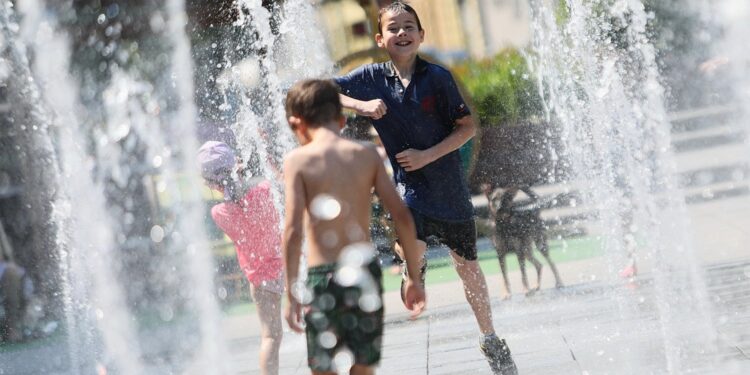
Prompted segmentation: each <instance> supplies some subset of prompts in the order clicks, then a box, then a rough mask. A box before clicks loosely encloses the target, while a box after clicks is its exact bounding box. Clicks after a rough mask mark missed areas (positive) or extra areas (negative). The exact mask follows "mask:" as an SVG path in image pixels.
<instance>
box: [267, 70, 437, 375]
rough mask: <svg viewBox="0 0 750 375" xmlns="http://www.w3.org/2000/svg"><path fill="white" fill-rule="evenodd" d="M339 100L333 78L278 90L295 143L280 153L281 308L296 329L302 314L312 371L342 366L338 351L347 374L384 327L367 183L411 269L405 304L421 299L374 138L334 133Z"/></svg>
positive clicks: (369, 362) (397, 201) (367, 357)
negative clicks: (348, 362) (302, 276)
mask: <svg viewBox="0 0 750 375" xmlns="http://www.w3.org/2000/svg"><path fill="white" fill-rule="evenodd" d="M341 109H342V106H341V102H340V100H339V90H338V86H337V85H336V84H335V83H333V82H332V81H327V80H306V81H302V82H299V83H297V84H296V85H294V86H293V87H292V89H291V90H290V91H289V93H288V95H287V101H286V111H287V116H288V121H289V125H290V126H291V128H292V131H293V132H294V134H295V135H296V137H297V139H298V140H299V142H300V144H301V145H302V146H301V147H299V148H297V149H295V150H294V151H292V152H291V153H289V155H288V156H287V157H286V160H285V161H284V181H285V194H286V198H285V200H286V203H285V206H286V220H285V228H284V237H283V244H282V249H283V256H284V262H285V266H286V283H287V296H288V299H289V304H288V306H287V308H286V311H285V317H286V320H287V322H288V323H289V327H290V328H291V329H292V330H294V331H297V332H302V331H303V328H302V321H303V319H304V322H305V328H304V331H305V332H306V335H307V353H308V365H309V366H310V368H311V370H312V372H313V374H334V373H336V371H342V370H344V371H345V370H346V369H337V368H336V365H335V363H337V362H339V361H336V358H337V355H341V354H342V353H344V354H343V355H347V354H345V353H351V355H352V357H353V363H354V365H353V366H352V367H351V369H350V373H351V374H373V373H374V366H375V365H377V364H378V362H379V361H380V349H381V347H380V346H381V337H382V334H383V307H382V290H383V288H382V281H381V277H382V275H381V273H380V272H381V271H380V267H379V265H378V262H377V258H376V257H375V255H374V249H373V247H372V246H371V245H370V242H369V241H370V238H369V229H368V228H369V223H370V202H371V194H372V191H373V189H374V191H375V193H376V194H378V196H379V197H380V199H381V201H382V202H383V204H384V205H385V207H386V208H387V209H388V210H389V211H390V212H391V215H392V216H393V219H394V222H395V225H396V232H397V233H398V236H399V239H400V241H401V245H402V246H403V248H404V256H405V257H406V261H407V264H408V266H409V267H410V269H409V275H414V276H412V277H410V278H409V279H408V280H406V286H405V295H406V297H405V300H404V304H405V305H406V307H407V308H408V309H409V310H411V311H412V314H414V315H415V316H416V315H418V314H419V313H421V311H422V309H423V308H424V304H425V294H424V289H423V287H422V285H421V283H420V281H419V276H418V275H419V268H418V267H419V266H418V264H419V259H421V257H422V254H421V252H420V251H419V250H418V248H417V240H416V230H415V227H414V222H413V220H412V217H411V214H410V212H409V210H408V209H407V208H406V206H405V205H404V204H403V203H402V201H401V198H400V196H399V195H398V193H397V192H396V190H395V187H394V186H393V182H391V180H390V178H389V177H388V174H387V173H386V171H385V168H384V167H383V163H382V160H381V158H380V155H378V152H377V151H376V149H375V147H374V146H370V145H365V144H361V143H357V142H354V141H350V140H347V139H344V138H342V137H340V136H339V131H340V130H341V128H342V127H343V126H344V117H343V116H342V113H341ZM303 223H304V225H303ZM304 236H306V237H307V241H306V246H307V262H308V278H307V282H306V286H301V285H300V283H299V282H298V280H297V278H298V273H299V265H300V252H301V248H302V240H303V237H304ZM363 249H364V250H363ZM352 260H354V262H355V263H356V262H357V261H358V262H359V263H356V264H354V265H353V264H352ZM309 292H312V293H311V295H310V293H309ZM365 296H368V297H370V298H365ZM373 296H377V297H376V298H374V299H373V298H372V297H373ZM303 311H304V313H303Z"/></svg>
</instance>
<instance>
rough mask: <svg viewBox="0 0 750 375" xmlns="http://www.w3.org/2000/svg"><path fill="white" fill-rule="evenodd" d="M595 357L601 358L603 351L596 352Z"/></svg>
mask: <svg viewBox="0 0 750 375" xmlns="http://www.w3.org/2000/svg"><path fill="white" fill-rule="evenodd" d="M596 355H598V356H600V357H601V356H603V355H604V350H599V351H597V352H596Z"/></svg>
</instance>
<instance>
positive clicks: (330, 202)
mask: <svg viewBox="0 0 750 375" xmlns="http://www.w3.org/2000/svg"><path fill="white" fill-rule="evenodd" d="M340 213H341V204H340V203H339V201H337V200H336V198H334V197H332V196H330V195H328V194H320V195H318V196H317V197H315V198H313V200H312V202H310V214H311V215H312V216H313V217H315V218H317V219H320V220H333V219H335V218H337V217H338V216H339V214H340Z"/></svg>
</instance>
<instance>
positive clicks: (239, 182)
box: [198, 141, 284, 375]
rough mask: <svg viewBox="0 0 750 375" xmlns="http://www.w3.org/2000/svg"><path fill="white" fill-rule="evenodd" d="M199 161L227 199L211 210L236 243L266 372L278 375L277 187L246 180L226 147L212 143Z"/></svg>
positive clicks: (210, 182) (279, 276)
mask: <svg viewBox="0 0 750 375" xmlns="http://www.w3.org/2000/svg"><path fill="white" fill-rule="evenodd" d="M198 161H199V162H200V166H201V174H202V175H203V178H204V179H205V180H206V183H207V184H208V186H209V187H210V188H212V189H214V190H217V191H220V192H222V193H223V194H224V202H223V203H219V204H217V205H216V206H214V207H213V208H211V217H212V218H213V219H214V221H215V222H216V225H218V226H219V228H221V230H222V231H224V233H226V235H227V236H228V237H229V238H230V239H231V240H232V242H234V246H235V249H236V250H237V261H238V262H239V265H240V268H241V269H242V272H243V273H244V274H245V277H246V278H247V280H248V281H249V282H250V293H251V295H252V297H253V300H255V303H256V307H257V310H258V317H259V318H260V323H261V331H262V332H261V335H262V337H261V346H260V353H259V357H260V368H261V373H262V374H263V375H267V374H274V375H275V374H278V369H279V346H280V344H281V336H282V327H281V295H282V294H283V292H284V281H283V278H282V276H283V275H282V269H283V262H282V258H281V232H280V230H279V214H278V212H277V211H276V209H275V208H274V205H273V197H272V196H271V184H270V183H269V182H268V181H262V182H260V183H257V184H255V185H253V183H252V182H251V181H244V179H243V178H242V177H243V176H242V175H243V174H244V173H243V170H242V167H241V166H239V167H240V168H239V170H238V168H237V167H238V165H237V159H236V157H235V154H234V151H232V149H231V148H230V147H229V146H228V145H227V144H226V143H222V142H216V141H209V142H206V143H205V144H203V146H201V148H200V149H199V150H198Z"/></svg>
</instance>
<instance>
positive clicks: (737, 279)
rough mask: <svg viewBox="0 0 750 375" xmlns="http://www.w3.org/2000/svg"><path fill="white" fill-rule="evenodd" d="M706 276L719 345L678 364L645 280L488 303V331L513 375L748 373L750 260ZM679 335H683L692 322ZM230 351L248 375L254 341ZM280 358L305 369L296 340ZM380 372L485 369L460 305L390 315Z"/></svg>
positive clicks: (696, 350) (289, 338)
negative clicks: (513, 365)
mask: <svg viewBox="0 0 750 375" xmlns="http://www.w3.org/2000/svg"><path fill="white" fill-rule="evenodd" d="M705 275H706V281H707V284H708V292H709V293H708V294H709V296H710V298H709V299H710V300H711V301H712V302H711V317H712V318H711V324H712V325H713V326H714V327H715V329H716V332H718V340H717V342H718V345H717V346H718V347H716V348H715V349H714V350H712V349H711V347H710V345H708V344H706V345H703V343H698V345H697V346H695V345H693V346H691V345H686V347H687V348H688V351H687V352H686V354H685V356H684V357H682V358H681V359H680V361H679V363H677V364H676V366H677V368H675V367H671V368H670V367H668V366H670V365H669V364H668V363H667V361H666V360H665V350H664V348H665V346H666V345H665V341H664V340H665V339H664V337H663V335H662V327H661V324H660V309H659V308H658V307H657V305H656V302H657V300H656V297H655V290H654V285H653V280H652V279H651V278H650V277H649V276H648V275H644V276H642V277H640V278H639V280H638V281H637V282H636V283H633V284H622V283H618V284H619V285H617V286H613V285H610V284H608V283H604V282H587V283H579V284H575V285H572V286H569V287H566V288H564V289H562V290H555V289H547V290H543V291H541V292H540V293H538V294H537V295H534V296H531V297H520V296H517V297H514V299H512V300H511V301H501V300H499V299H494V300H493V310H494V312H495V314H494V315H495V317H494V321H495V326H496V328H497V330H498V332H500V333H501V334H502V336H503V337H505V338H506V340H507V341H508V343H509V345H510V347H511V350H512V351H513V354H514V356H515V359H516V362H517V364H518V367H519V371H520V373H521V374H636V373H638V374H662V373H670V372H671V373H698V374H704V373H707V374H746V373H748V372H750V357H748V354H749V353H750V261H743V262H731V263H723V264H719V265H713V266H708V267H706V268H705ZM443 287H446V286H445V285H444V286H443ZM430 289H431V288H429V289H428V292H429V291H430ZM682 333H683V334H684V336H685V337H688V338H689V337H690V334H691V326H690V325H686V326H685V329H684V330H683V331H682ZM231 347H232V348H233V350H232V352H233V365H234V366H235V367H236V368H237V369H238V370H240V371H239V373H242V374H254V373H256V372H257V364H255V363H254V362H255V355H254V353H256V350H257V340H236V341H234V342H233V344H232V345H231ZM702 352H704V353H702ZM281 358H282V370H281V373H282V374H306V373H308V370H307V368H306V362H305V343H304V340H303V337H302V336H299V335H292V334H287V335H286V336H285V338H284V343H283V345H282V354H281ZM671 366H675V364H672V365H671ZM379 372H380V373H383V374H420V375H421V374H487V373H489V367H488V365H487V364H486V362H485V360H484V358H483V357H482V355H481V354H480V352H479V350H478V333H477V328H476V324H475V322H474V319H473V315H472V314H471V312H470V310H469V309H468V306H467V305H466V304H463V303H458V304H454V305H445V306H440V307H436V308H431V309H430V311H429V312H428V313H426V314H425V315H424V316H423V317H421V318H420V319H418V320H416V321H409V320H408V319H406V315H404V314H403V313H397V314H391V315H389V316H388V318H387V325H386V333H385V338H384V349H383V360H382V362H381V365H380V367H379Z"/></svg>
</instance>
